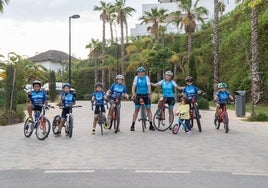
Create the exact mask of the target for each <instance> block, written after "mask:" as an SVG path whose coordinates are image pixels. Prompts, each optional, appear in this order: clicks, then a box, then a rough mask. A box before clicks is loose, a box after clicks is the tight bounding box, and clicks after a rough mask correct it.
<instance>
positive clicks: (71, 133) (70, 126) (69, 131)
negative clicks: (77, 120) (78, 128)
mask: <svg viewBox="0 0 268 188" xmlns="http://www.w3.org/2000/svg"><path fill="white" fill-rule="evenodd" d="M73 127H74V121H73V117H72V116H70V117H69V130H68V136H69V138H72V136H73Z"/></svg>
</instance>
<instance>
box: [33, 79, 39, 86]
mask: <svg viewBox="0 0 268 188" xmlns="http://www.w3.org/2000/svg"><path fill="white" fill-rule="evenodd" d="M35 84H38V85H39V86H40V87H41V82H40V81H39V80H35V81H33V83H32V85H33V87H34V85H35Z"/></svg>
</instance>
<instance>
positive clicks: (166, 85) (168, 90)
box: [157, 80, 178, 97]
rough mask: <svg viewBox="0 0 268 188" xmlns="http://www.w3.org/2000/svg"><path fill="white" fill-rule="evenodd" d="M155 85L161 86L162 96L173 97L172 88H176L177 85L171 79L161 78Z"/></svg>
mask: <svg viewBox="0 0 268 188" xmlns="http://www.w3.org/2000/svg"><path fill="white" fill-rule="evenodd" d="M157 85H159V86H161V87H162V93H163V97H174V96H175V94H174V88H176V87H177V86H178V85H177V84H176V83H175V82H174V81H173V80H170V81H165V80H161V81H159V82H158V83H157Z"/></svg>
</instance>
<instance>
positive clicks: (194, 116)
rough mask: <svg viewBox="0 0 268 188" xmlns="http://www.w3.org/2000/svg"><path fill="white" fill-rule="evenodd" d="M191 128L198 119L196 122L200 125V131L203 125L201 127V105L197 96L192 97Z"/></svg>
mask: <svg viewBox="0 0 268 188" xmlns="http://www.w3.org/2000/svg"><path fill="white" fill-rule="evenodd" d="M190 105H191V106H190V128H191V129H192V128H193V126H194V120H196V124H197V127H198V130H199V132H202V127H201V122H200V118H201V116H200V113H199V107H198V103H197V101H196V99H195V97H192V98H191V103H190Z"/></svg>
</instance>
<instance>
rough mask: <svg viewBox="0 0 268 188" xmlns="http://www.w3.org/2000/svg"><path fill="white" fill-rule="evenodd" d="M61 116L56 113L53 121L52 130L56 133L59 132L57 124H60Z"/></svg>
mask: <svg viewBox="0 0 268 188" xmlns="http://www.w3.org/2000/svg"><path fill="white" fill-rule="evenodd" d="M60 119H61V117H60V116H59V115H56V116H55V117H54V119H53V122H52V132H53V133H54V134H55V133H56V132H57V126H58V125H59V124H60Z"/></svg>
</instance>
